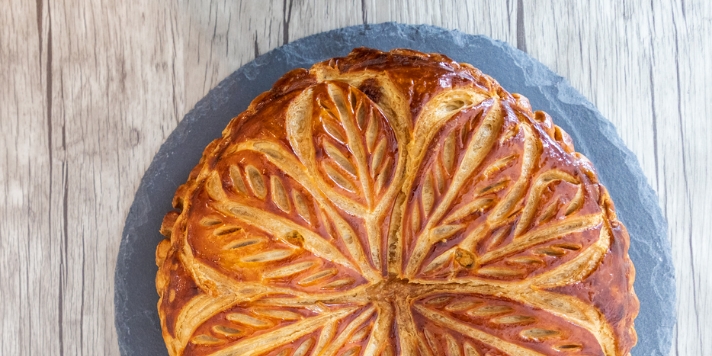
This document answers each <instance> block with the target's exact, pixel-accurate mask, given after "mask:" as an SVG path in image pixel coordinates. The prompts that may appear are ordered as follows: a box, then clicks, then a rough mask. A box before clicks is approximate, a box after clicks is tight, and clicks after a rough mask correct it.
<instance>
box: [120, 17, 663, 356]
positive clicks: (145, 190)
mask: <svg viewBox="0 0 712 356" xmlns="http://www.w3.org/2000/svg"><path fill="white" fill-rule="evenodd" d="M360 46H366V47H372V48H378V49H381V50H390V49H393V48H411V49H415V50H419V51H423V52H439V53H443V54H445V55H447V56H449V57H451V58H453V59H454V60H456V61H459V62H466V63H470V64H472V65H474V66H475V67H477V68H479V69H480V70H482V71H483V72H484V73H486V74H488V75H490V76H492V77H494V78H495V79H496V80H497V81H499V83H500V84H501V85H502V86H503V87H504V88H505V89H506V90H508V91H510V92H514V93H520V94H522V95H524V96H526V97H527V98H529V101H530V102H531V105H532V107H533V108H534V109H535V110H543V111H546V112H547V113H549V114H550V115H551V116H552V118H553V119H554V122H555V123H556V124H557V125H559V126H561V127H562V128H563V129H564V130H566V131H567V132H568V133H569V134H570V135H571V137H572V138H573V141H574V142H575V144H576V148H577V150H578V151H580V152H581V153H583V154H584V155H586V156H587V157H588V158H589V159H590V160H591V161H592V162H593V163H594V165H595V166H596V169H597V171H598V173H599V177H600V179H601V181H602V183H603V184H604V185H605V186H606V187H607V188H608V189H609V191H610V194H611V196H612V198H613V201H614V202H615V204H616V207H617V212H618V216H619V218H620V220H621V221H622V222H623V223H624V224H625V225H626V227H627V228H628V231H629V233H630V236H631V246H630V256H631V258H632V259H633V262H634V263H635V268H636V272H637V276H636V280H635V291H636V293H637V295H638V298H639V299H640V315H639V316H638V318H637V319H636V322H635V326H636V330H637V332H638V338H639V341H638V345H637V346H636V347H635V348H634V349H633V352H632V354H633V355H636V356H652V355H668V353H669V350H670V342H671V336H672V329H673V326H674V324H675V312H674V306H675V283H674V271H673V265H672V258H671V254H670V246H669V242H668V240H667V237H666V230H667V226H666V223H665V220H664V218H663V216H662V213H661V211H660V208H659V205H658V200H657V197H656V196H655V194H654V192H653V190H652V188H651V187H650V186H649V184H648V183H647V180H646V178H645V176H644V175H643V172H642V171H641V169H640V166H639V164H638V161H637V159H636V157H635V156H634V155H633V153H632V152H631V151H630V150H628V148H626V147H625V145H624V144H623V142H622V141H621V139H620V138H619V137H618V134H617V133H616V131H615V128H614V127H613V126H612V124H611V123H610V122H609V121H607V120H606V119H605V118H603V117H602V116H601V114H600V113H599V112H598V111H597V110H596V108H594V106H593V105H592V104H591V103H590V102H588V101H587V100H586V99H585V98H584V97H583V96H582V95H581V94H579V93H578V92H577V91H576V90H574V89H573V88H572V87H571V86H570V85H569V84H568V82H567V81H566V80H564V79H563V78H562V77H560V76H558V75H557V74H555V73H553V72H552V71H550V70H549V69H547V68H546V67H545V66H544V65H543V64H541V63H539V62H538V61H536V60H535V59H533V58H531V57H529V56H528V55H527V54H526V53H524V52H521V51H519V50H517V49H514V48H512V47H511V46H509V45H508V44H506V43H503V42H499V41H494V40H492V39H490V38H488V37H484V36H472V35H467V34H463V33H461V32H458V31H448V30H445V29H442V28H437V27H432V26H424V25H420V26H413V25H401V24H394V23H386V24H379V25H367V26H355V27H348V28H343V29H338V30H333V31H329V32H324V33H320V34H316V35H313V36H310V37H306V38H303V39H301V40H298V41H295V42H293V43H290V44H288V45H285V46H282V47H280V48H277V49H275V50H272V51H270V52H268V53H266V54H264V55H262V56H260V57H258V58H257V59H255V60H254V61H252V62H250V63H248V64H246V65H245V66H243V67H242V68H240V69H238V70H237V71H236V72H234V73H233V74H231V75H230V76H229V77H227V78H226V79H225V80H223V81H222V82H221V83H220V84H219V85H218V86H217V87H215V88H214V89H213V90H211V91H210V93H208V95H207V96H206V97H205V98H203V99H202V100H201V101H200V102H198V104H196V106H195V108H194V109H193V110H192V111H191V112H189V113H188V114H187V115H186V116H185V118H184V119H183V120H182V121H181V122H180V124H179V125H178V127H177V128H176V129H175V131H173V133H172V134H171V135H170V137H169V138H168V139H167V140H166V142H165V143H164V144H163V146H161V149H160V150H159V152H158V153H157V154H156V156H155V157H154V158H153V162H152V163H151V165H150V167H149V168H148V170H147V171H146V173H145V175H144V176H143V179H142V180H141V184H140V186H139V188H138V191H137V192H136V196H135V198H134V202H133V204H132V206H131V210H130V211H129V214H128V217H127V218H126V225H125V227H124V231H123V235H122V241H121V248H120V251H119V255H118V261H117V265H116V275H115V287H116V294H115V297H114V301H115V307H116V329H117V332H118V340H119V346H120V349H121V354H122V355H165V354H167V351H166V348H165V345H164V342H163V339H162V337H161V329H160V322H159V319H158V313H157V311H156V303H157V301H158V295H157V294H156V289H155V283H154V280H155V275H156V271H157V268H156V265H155V263H154V256H155V249H156V245H157V244H158V242H159V241H160V240H161V239H163V237H162V236H161V235H160V234H159V233H158V230H159V227H160V225H161V221H162V219H163V215H164V214H165V213H166V212H168V211H170V210H171V199H172V197H173V194H174V193H175V190H176V188H178V186H179V185H180V184H182V183H183V182H185V181H186V179H187V177H188V173H189V172H190V170H191V169H192V168H193V167H194V166H195V165H196V164H197V163H198V161H199V159H200V157H201V154H202V152H203V149H204V148H205V146H207V144H208V143H209V142H210V141H212V140H213V139H215V138H217V137H219V136H220V135H221V131H222V129H223V128H224V127H225V126H226V125H227V123H228V122H229V121H230V119H232V118H233V117H235V116H237V115H238V114H239V113H240V112H242V111H244V110H245V109H246V108H247V106H248V105H249V103H250V101H252V99H254V98H255V97H256V96H257V95H259V94H260V93H262V92H264V91H266V90H269V89H270V88H271V86H272V84H273V83H274V82H275V81H276V80H277V79H279V78H280V77H281V76H282V75H283V74H284V73H286V72H288V71H289V70H292V69H294V68H300V67H301V68H309V67H310V66H311V65H312V64H314V63H316V62H319V61H323V60H325V59H328V58H332V57H339V56H344V55H346V54H347V53H349V52H350V51H351V49H353V48H355V47H360Z"/></svg>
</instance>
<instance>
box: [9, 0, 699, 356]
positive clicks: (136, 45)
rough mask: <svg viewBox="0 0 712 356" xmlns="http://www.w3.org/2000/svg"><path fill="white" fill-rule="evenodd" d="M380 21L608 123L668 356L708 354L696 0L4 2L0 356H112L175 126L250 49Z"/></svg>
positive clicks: (251, 53)
mask: <svg viewBox="0 0 712 356" xmlns="http://www.w3.org/2000/svg"><path fill="white" fill-rule="evenodd" d="M383 21H398V22H404V23H427V24H433V25H438V26H443V27H446V28H451V29H459V30H460V31H463V32H467V33H473V34H485V35H488V36H491V37H493V38H495V39H500V40H503V41H507V42H509V43H511V44H513V45H515V46H517V47H518V48H520V49H522V50H525V51H527V52H529V53H530V54H531V55H532V56H534V57H535V58H537V59H539V60H540V61H541V62H543V63H544V64H546V65H547V66H549V67H550V68H551V69H553V70H554V71H556V72H558V73H559V74H561V75H563V76H564V77H566V78H568V80H569V81H570V82H571V83H572V84H573V86H574V87H575V88H577V89H578V90H579V91H581V92H582V93H583V94H584V95H585V96H586V97H588V98H589V99H590V100H591V101H592V102H593V103H594V104H595V105H596V106H597V107H598V108H599V110H600V111H601V112H602V113H603V115H604V116H606V117H607V118H609V119H610V120H611V121H613V122H614V123H615V125H616V126H617V127H618V132H619V133H620V135H621V137H622V138H623V140H624V141H625V142H626V143H627V144H628V146H629V147H630V148H631V149H632V150H633V152H635V153H636V154H637V156H638V159H639V160H640V163H641V165H642V167H643V170H644V171H645V173H646V175H647V177H648V179H649V181H650V183H651V185H652V186H653V187H654V188H655V189H656V190H657V192H658V194H659V196H660V203H661V205H662V207H663V211H664V213H665V215H666V217H667V219H668V221H669V225H670V230H669V238H670V241H671V243H672V252H673V257H674V261H675V265H676V268H677V269H676V278H677V288H678V301H677V310H678V315H679V321H678V324H677V328H676V331H675V336H674V339H673V347H672V353H673V354H675V355H682V356H685V355H704V354H707V355H709V354H712V337H711V336H712V273H709V269H710V268H711V267H712V262H710V258H711V257H710V256H712V245H711V244H710V240H711V238H710V236H709V232H710V231H712V203H710V199H712V179H710V178H709V177H708V174H711V173H712V171H710V168H709V167H712V155H710V152H711V151H712V143H710V140H709V139H707V138H706V137H707V134H708V132H709V131H710V128H712V85H711V84H710V83H712V39H711V37H712V2H710V1H708V0H670V1H657V0H647V1H642V0H641V1H637V0H628V1H621V0H610V1H569V0H558V1H530V0H507V1H448V0H442V1H434V0H433V1H416V0H412V1H396V0H392V1H383V0H363V1H362V0H356V1H333V0H318V1H299V0H296V1H292V0H273V1H238V0H231V1H228V0H225V1H207V0H205V1H202V0H196V1H177V2H164V3H161V2H160V1H154V0H135V1H119V0H92V1H71V0H52V1H49V0H36V1H27V0H0V148H1V150H0V188H1V189H0V202H1V203H0V312H1V313H0V323H1V324H0V325H1V328H0V354H2V355H18V354H20V355H26V354H38V355H39V354H41V355H116V354H118V346H117V340H116V332H115V330H114V315H113V311H114V304H113V298H114V290H113V284H114V265H115V262H116V256H117V252H118V248H119V242H120V239H121V231H122V228H123V223H124V219H125V218H126V214H127V213H128V208H129V206H130V205H131V202H132V199H133V195H134V192H135V190H136V188H137V187H138V184H139V181H140V179H141V177H142V175H143V173H144V171H145V170H146V168H147V167H148V165H149V163H150V162H151V159H152V157H153V155H154V154H155V152H156V151H157V150H158V148H159V146H160V145H161V143H162V142H163V141H164V140H165V139H166V138H167V137H168V135H169V134H170V132H171V131H172V130H173V128H175V126H176V125H177V123H178V122H179V121H180V120H181V118H182V117H183V115H184V114H185V113H186V112H187V111H188V110H190V108H191V107H192V106H193V105H194V104H195V102H196V101H197V100H199V99H200V98H201V97H203V96H204V95H205V94H206V93H207V92H208V90H210V88H212V87H213V86H215V85H216V84H217V83H218V82H219V81H220V80H222V79H223V78H225V77H226V76H227V75H228V74H230V73H231V72H233V71H234V70H236V69H237V68H239V67H240V66H241V65H242V64H244V63H246V62H248V61H250V60H252V59H253V58H254V57H255V56H256V55H258V54H260V53H264V52H266V51H268V50H270V49H272V48H275V47H277V46H280V45H282V44H284V43H287V42H289V41H293V40H295V39H298V38H301V37H304V36H307V35H310V34H314V33H317V32H321V31H325V30H330V29H334V28H338V27H342V26H347V25H356V24H362V23H378V22H383Z"/></svg>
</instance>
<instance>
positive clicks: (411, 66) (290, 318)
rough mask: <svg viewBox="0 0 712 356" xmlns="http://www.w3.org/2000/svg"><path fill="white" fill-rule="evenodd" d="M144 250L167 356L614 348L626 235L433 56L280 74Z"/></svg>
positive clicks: (536, 142)
mask: <svg viewBox="0 0 712 356" xmlns="http://www.w3.org/2000/svg"><path fill="white" fill-rule="evenodd" d="M173 205H174V207H175V208H176V211H174V212H170V213H168V214H167V215H166V218H165V220H164V223H163V227H162V231H161V232H162V233H163V234H164V235H165V236H166V237H168V239H166V240H164V241H162V242H161V243H160V244H159V246H158V248H157V250H156V262H157V264H158V266H159V271H158V275H157V277H156V288H157V290H158V293H159V295H160V301H159V302H158V311H159V315H160V319H161V326H162V329H163V337H164V339H165V342H166V345H167V347H168V350H169V352H170V354H171V355H280V356H282V355H299V356H303V355H340V356H351V355H468V356H469V355H490V356H491V355H559V354H572V355H627V354H628V353H629V351H630V349H631V348H632V347H633V346H634V345H635V343H636V340H637V337H636V333H635V330H634V328H633V320H634V318H635V317H636V315H637V314H638V300H637V298H636V296H635V294H634V292H633V279H634V275H635V271H634V268H633V265H632V263H631V261H630V259H629V257H628V245H629V238H628V234H627V232H626V230H625V228H624V226H623V225H622V224H621V223H620V222H619V221H618V220H617V218H616V213H615V209H614V206H613V202H612V201H611V199H610V197H609V195H608V193H607V192H606V189H605V188H604V187H603V186H602V185H601V184H600V183H599V182H598V179H597V176H596V174H595V172H594V169H593V167H592V165H591V163H590V162H589V161H588V160H587V159H586V158H585V157H584V156H583V155H581V154H580V153H577V152H575V151H574V146H573V143H572V141H571V139H570V137H569V136H568V135H567V134H566V133H565V132H564V131H563V130H561V128H559V127H557V126H555V125H554V124H553V123H552V120H551V118H550V117H549V116H548V115H547V114H546V113H544V112H541V111H537V112H532V109H531V107H530V105H529V102H528V101H527V99H526V98H524V97H522V96H520V95H517V94H510V93H508V92H506V91H505V90H504V89H502V87H500V86H499V84H498V83H497V82H496V81H495V80H493V79H492V78H490V77H489V76H487V75H484V74H483V73H482V72H480V71H479V70H478V69H476V68H474V67H472V66H470V65H468V64H459V63H456V62H454V61H452V60H450V59H449V58H447V57H445V56H442V55H439V54H424V53H420V52H415V51H411V50H394V51H391V52H381V51H377V50H371V49H365V48H361V49H356V50H354V51H353V52H352V53H351V54H349V55H348V56H347V57H344V58H334V59H331V60H329V61H326V62H323V63H319V64H316V65H314V66H313V67H312V68H311V69H310V70H305V69H298V70H294V71H292V72H289V73H287V74H286V75H285V76H284V77H282V79H280V80H279V81H278V82H277V83H276V84H275V85H274V87H273V88H272V89H271V90H270V91H268V92H266V93H264V94H262V95H260V96H259V97H258V98H256V99H255V100H254V101H253V102H252V104H251V105H250V106H249V108H248V109H247V110H246V111H245V112H243V113H242V114H240V115H239V116H238V117H236V118H235V119H233V120H232V121H231V122H230V124H229V125H228V126H227V128H226V129H225V130H224V131H223V135H222V137H221V138H219V139H217V140H215V141H213V142H212V143H211V144H210V145H209V146H208V147H207V148H206V149H205V152H204V154H203V157H202V159H201V161H200V163H199V164H198V165H197V166H196V167H195V168H194V169H193V171H192V172H191V174H190V177H189V179H188V182H187V183H185V184H184V185H182V186H181V187H180V188H179V189H178V191H177V192H176V195H175V198H174V201H173Z"/></svg>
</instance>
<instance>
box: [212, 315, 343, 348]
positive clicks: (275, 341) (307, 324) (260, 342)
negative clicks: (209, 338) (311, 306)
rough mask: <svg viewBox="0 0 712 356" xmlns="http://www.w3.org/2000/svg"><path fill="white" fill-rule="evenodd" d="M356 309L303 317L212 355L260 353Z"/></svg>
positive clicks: (310, 331) (306, 333) (308, 332)
mask: <svg viewBox="0 0 712 356" xmlns="http://www.w3.org/2000/svg"><path fill="white" fill-rule="evenodd" d="M356 309H357V308H344V309H339V310H335V311H332V312H326V313H323V314H321V315H317V316H314V317H312V318H308V319H304V320H301V321H298V322H296V323H294V324H290V325H287V326H285V327H282V328H279V329H276V330H273V331H270V332H267V333H264V334H261V335H258V336H255V337H251V338H248V339H244V340H240V342H238V343H236V344H234V345H231V346H228V347H226V348H224V349H222V350H219V351H217V352H215V353H213V354H212V355H213V356H228V355H244V356H252V355H260V354H262V353H264V352H267V351H270V350H272V349H274V348H275V346H279V345H284V344H286V343H289V342H291V341H293V340H296V339H299V338H300V337H302V336H305V335H308V334H310V333H312V332H314V331H315V330H317V329H318V328H320V327H322V326H323V325H324V324H325V323H332V322H334V321H336V320H340V319H342V318H344V317H345V316H347V315H349V314H351V313H353V312H354V311H356Z"/></svg>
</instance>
